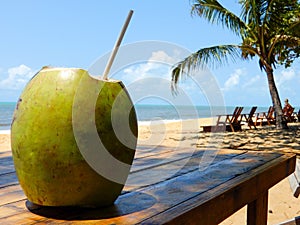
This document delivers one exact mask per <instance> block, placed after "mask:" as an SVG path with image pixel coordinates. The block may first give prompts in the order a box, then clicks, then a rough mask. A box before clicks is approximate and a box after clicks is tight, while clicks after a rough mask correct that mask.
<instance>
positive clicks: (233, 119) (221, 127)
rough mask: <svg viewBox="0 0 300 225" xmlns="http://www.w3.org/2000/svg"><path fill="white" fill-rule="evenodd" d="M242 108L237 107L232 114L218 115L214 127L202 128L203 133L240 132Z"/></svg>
mask: <svg viewBox="0 0 300 225" xmlns="http://www.w3.org/2000/svg"><path fill="white" fill-rule="evenodd" d="M243 108H244V107H239V106H237V107H236V108H235V109H234V111H233V114H227V115H218V118H217V122H216V125H215V126H202V128H203V131H204V132H221V131H232V132H235V131H240V130H242V128H241V118H240V116H241V113H242V110H243Z"/></svg>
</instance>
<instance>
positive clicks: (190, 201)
mask: <svg viewBox="0 0 300 225" xmlns="http://www.w3.org/2000/svg"><path fill="white" fill-rule="evenodd" d="M201 156H202V155H201V154H198V155H197V154H195V155H194V156H193V157H191V158H190V159H189V160H188V163H187V164H185V167H183V168H182V169H181V170H180V171H179V172H178V173H177V174H176V175H175V176H173V177H171V178H170V179H168V180H165V181H161V182H160V183H157V184H155V185H150V186H146V187H144V188H140V187H136V188H135V189H132V190H129V191H128V192H126V191H125V192H124V193H123V194H122V195H121V196H120V197H119V198H118V199H117V201H116V203H115V205H113V206H111V207H105V208H100V209H99V208H98V209H83V208H76V207H75V208H74V207H73V208H72V207H71V208H69V207H68V208H65V207H63V208H59V207H54V208H52V207H51V208H48V207H35V206H30V205H29V209H30V210H31V212H28V210H27V208H26V207H25V208H23V209H22V207H20V208H18V207H17V206H19V205H20V204H21V205H22V204H23V206H24V205H25V200H22V201H21V202H20V201H10V202H9V203H7V204H5V205H3V206H0V218H1V215H2V216H3V215H4V216H5V217H2V219H0V224H1V223H2V222H3V223H4V222H5V224H9V223H10V222H11V223H12V224H19V223H33V222H34V223H53V222H54V223H62V224H77V223H78V224H83V223H97V224H107V223H110V224H112V223H115V224H136V223H144V222H145V223H148V222H150V223H152V222H154V223H155V222H157V223H159V224H161V223H162V222H163V221H167V222H168V219H170V218H172V217H173V216H174V217H176V216H179V218H178V219H176V221H177V220H178V221H179V222H180V221H181V220H182V219H184V220H182V221H185V219H186V218H190V219H191V221H192V219H196V220H194V221H199V218H198V217H197V214H198V213H200V214H199V215H201V213H202V214H203V215H204V217H203V218H205V215H206V216H208V215H211V216H212V217H214V216H215V215H218V216H219V220H220V218H223V217H224V216H226V215H228V213H229V211H230V210H229V211H226V212H223V211H222V210H224V208H227V207H230V208H231V210H237V208H239V207H240V205H241V204H244V205H245V204H247V203H248V202H250V201H253V199H255V196H258V194H259V192H260V191H261V192H262V191H263V190H262V189H263V188H266V187H269V186H270V185H272V184H273V183H274V182H275V180H276V179H280V176H283V174H286V173H289V172H291V170H292V169H291V167H292V157H291V156H289V157H287V158H286V159H285V160H283V158H284V157H283V156H282V155H281V154H265V153H260V152H259V153H258V152H255V153H253V152H245V151H237V152H236V153H235V151H228V152H227V151H220V152H218V155H217V157H216V158H215V160H214V161H213V164H211V166H210V167H209V168H207V170H205V171H199V160H201ZM149 157H150V156H149ZM211 157H214V156H211ZM145 159H147V157H145ZM288 159H290V160H288ZM176 162H177V161H176ZM176 162H175V164H176ZM173 163H174V162H172V163H166V164H160V165H159V166H158V164H157V166H156V167H160V169H164V170H167V169H168V166H169V165H172V164H173ZM275 164H276V165H277V166H274V168H272V167H271V166H270V165H275ZM266 165H269V167H271V168H269V167H268V166H266ZM279 165H280V166H279ZM149 167H151V165H150V164H149V165H148V167H147V168H149ZM156 167H155V168H156ZM175 167H176V166H175ZM258 167H260V168H264V169H265V170H270V171H268V172H270V173H268V174H265V172H264V170H263V172H261V170H260V169H259V168H258ZM149 170H153V168H151V169H146V168H145V169H142V170H139V171H137V172H136V173H133V174H138V173H140V174H144V175H145V174H147V171H149ZM271 170H272V171H271ZM273 170H274V171H273ZM157 171H159V170H157ZM255 172H256V173H257V174H255ZM260 173H262V174H263V175H261V174H260ZM273 173H274V174H273ZM277 173H278V174H279V175H277ZM156 175H157V176H159V174H156ZM258 175H259V176H258ZM248 176H249V177H250V181H249V180H248V179H249V177H248ZM273 176H274V177H275V178H273ZM251 177H252V178H251ZM269 177H272V179H271V180H270V181H268V179H269ZM242 178H243V179H242ZM144 179H147V177H144ZM281 179H282V178H281ZM269 182H270V183H269ZM277 182H278V181H277ZM274 184H275V183H274ZM234 185H237V186H234ZM245 185H246V186H245ZM229 187H231V188H229ZM250 187H251V190H252V188H253V189H255V190H254V191H253V192H254V193H253V192H251V191H250V192H248V193H246V192H245V190H247V191H249V189H250ZM7 188H8V187H7ZM247 188H248V189H247ZM2 189H3V188H2ZM228 189H229V190H228ZM0 190H1V189H0ZM6 190H7V189H6ZM264 191H265V190H264ZM5 193H6V191H5ZM8 193H9V192H8ZM233 193H234V195H235V197H237V198H233V197H232V196H233ZM245 195H247V196H245ZM248 195H249V196H248ZM213 196H216V198H217V201H213V200H212V199H213V198H214V197H213ZM220 196H222V197H220ZM0 199H1V200H2V198H1V197H0ZM10 199H13V198H10ZM235 199H238V200H235ZM235 201H238V202H235ZM247 201H248V202H247ZM198 204H201V205H203V206H201V207H202V208H201V209H199V205H198ZM27 205H28V202H27ZM221 207H223V208H221ZM206 208H207V209H206ZM13 209H17V210H16V212H15V213H13V214H10V213H12V211H13ZM173 210H175V211H173ZM195 210H196V212H197V213H196V214H195ZM197 210H198V211H197ZM201 210H202V211H203V212H202V211H201ZM207 210H213V211H207ZM220 210H221V211H220ZM187 211H189V212H187ZM199 211H200V212H199ZM9 212H10V213H9ZM159 212H161V213H159ZM212 212H214V213H212ZM7 214H8V215H7ZM203 215H202V216H203ZM190 216H191V217H190ZM145 218H149V219H146V220H145ZM225 218H226V217H225ZM156 219H157V220H156ZM160 219H162V220H160ZM201 220H202V219H201ZM208 221H209V220H208ZM171 222H172V221H171ZM179 222H178V223H179ZM193 224H194V223H193ZM203 224H205V222H203ZM206 224H208V223H206Z"/></svg>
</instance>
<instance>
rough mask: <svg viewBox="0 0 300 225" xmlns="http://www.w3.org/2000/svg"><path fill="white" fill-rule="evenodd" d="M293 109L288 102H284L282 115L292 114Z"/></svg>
mask: <svg viewBox="0 0 300 225" xmlns="http://www.w3.org/2000/svg"><path fill="white" fill-rule="evenodd" d="M293 110H294V108H293V107H292V106H291V105H290V103H289V100H288V99H285V100H284V107H283V110H282V111H283V115H285V116H288V115H291V114H292V113H293Z"/></svg>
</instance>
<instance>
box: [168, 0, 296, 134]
mask: <svg viewBox="0 0 300 225" xmlns="http://www.w3.org/2000/svg"><path fill="white" fill-rule="evenodd" d="M239 4H240V5H241V14H240V16H237V15H236V14H234V13H233V12H231V11H230V10H228V9H226V8H224V7H223V6H222V5H221V4H220V3H219V1H217V0H193V3H192V10H191V12H192V14H196V15H198V16H200V17H203V18H204V19H206V20H207V21H208V22H210V23H212V24H222V25H223V26H224V27H227V28H228V29H229V30H231V31H232V32H233V33H234V34H236V35H237V36H239V37H240V38H241V43H240V44H232V45H219V46H213V47H208V48H202V49H200V50H198V51H197V52H195V53H193V54H191V55H190V56H188V57H187V58H185V59H184V60H182V61H181V62H179V63H177V64H176V65H175V66H174V68H173V70H172V85H173V88H174V87H176V84H177V82H178V80H179V78H180V77H181V76H182V74H183V73H184V71H185V70H187V73H188V72H189V71H190V70H191V69H195V68H199V67H200V68H201V67H202V66H205V65H208V66H210V65H216V64H217V65H221V64H223V63H224V62H228V59H229V58H231V59H232V60H235V59H237V58H241V59H247V60H250V59H253V58H257V59H258V64H259V67H260V69H261V70H263V71H264V72H265V73H266V75H267V80H268V85H269V91H270V94H271V98H272V103H273V106H274V108H275V113H276V127H277V128H278V129H283V128H287V122H286V120H285V119H284V117H283V113H282V105H281V101H280V97H279V94H278V90H277V87H276V84H275V79H274V73H273V72H274V69H275V68H276V65H277V64H282V65H284V66H285V67H289V66H291V64H292V63H293V61H294V60H295V59H296V58H298V57H299V55H300V32H299V30H300V16H299V15H300V14H299V13H300V4H299V2H298V0H285V1H282V0H239Z"/></svg>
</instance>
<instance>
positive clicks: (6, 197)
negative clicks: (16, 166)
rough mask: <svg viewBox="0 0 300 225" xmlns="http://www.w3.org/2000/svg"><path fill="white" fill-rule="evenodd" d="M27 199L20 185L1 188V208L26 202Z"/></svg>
mask: <svg viewBox="0 0 300 225" xmlns="http://www.w3.org/2000/svg"><path fill="white" fill-rule="evenodd" d="M25 198H26V197H25V195H24V193H23V190H22V188H21V187H20V185H12V186H6V187H3V188H0V199H1V201H0V206H2V205H5V204H8V203H11V202H14V201H20V200H24V199H25ZM0 211H1V210H0Z"/></svg>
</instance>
